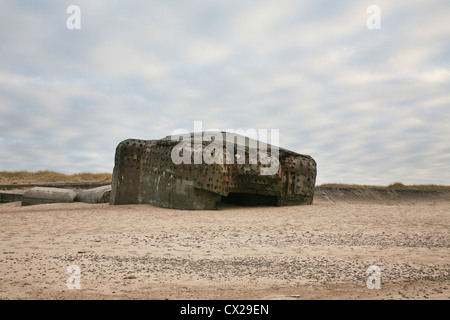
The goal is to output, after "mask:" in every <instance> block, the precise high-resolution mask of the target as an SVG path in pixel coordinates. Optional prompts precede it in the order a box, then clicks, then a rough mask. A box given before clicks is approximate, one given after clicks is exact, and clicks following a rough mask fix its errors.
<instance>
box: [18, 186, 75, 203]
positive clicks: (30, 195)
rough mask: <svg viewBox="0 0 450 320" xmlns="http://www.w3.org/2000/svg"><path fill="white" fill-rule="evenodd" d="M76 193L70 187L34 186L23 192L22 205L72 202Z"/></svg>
mask: <svg viewBox="0 0 450 320" xmlns="http://www.w3.org/2000/svg"><path fill="white" fill-rule="evenodd" d="M76 195H77V194H76V192H75V191H73V190H70V189H59V188H46V187H35V188H33V189H30V190H27V191H25V192H24V193H23V197H22V206H30V205H35V204H44V203H68V202H73V201H74V200H75V196H76Z"/></svg>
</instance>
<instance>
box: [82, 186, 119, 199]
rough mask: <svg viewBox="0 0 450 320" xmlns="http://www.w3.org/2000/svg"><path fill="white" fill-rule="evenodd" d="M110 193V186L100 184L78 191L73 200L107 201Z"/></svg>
mask: <svg viewBox="0 0 450 320" xmlns="http://www.w3.org/2000/svg"><path fill="white" fill-rule="evenodd" d="M110 195H111V186H110V185H108V186H102V187H98V188H92V189H88V190H83V191H80V192H78V193H77V195H76V197H75V201H78V202H85V203H109V201H110Z"/></svg>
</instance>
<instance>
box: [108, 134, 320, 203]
mask: <svg viewBox="0 0 450 320" xmlns="http://www.w3.org/2000/svg"><path fill="white" fill-rule="evenodd" d="M203 134H204V133H200V135H199V134H198V133H191V134H188V135H185V136H184V137H183V139H177V138H174V137H173V136H167V137H165V138H163V139H160V140H137V139H128V140H124V141H122V142H120V143H119V145H118V146H117V148H116V154H115V166H114V171H113V181H112V191H111V197H110V204H112V205H120V204H152V205H155V206H158V207H165V208H175V209H188V210H204V209H216V208H217V204H218V203H219V202H220V201H222V202H225V203H233V204H239V205H249V206H251V205H275V206H286V205H305V204H312V201H313V197H314V186H315V180H316V172H317V169H316V162H315V161H314V159H313V158H312V157H310V156H308V155H302V154H298V153H295V152H293V151H290V150H287V149H283V148H279V147H277V146H272V145H270V144H266V143H264V142H261V141H257V140H254V139H250V138H248V137H242V136H239V135H236V134H232V136H231V139H229V138H230V137H229V136H228V135H229V133H225V132H216V133H215V134H216V136H215V137H216V138H214V139H206V140H207V141H205V140H203V138H202V137H203ZM208 134H210V133H208ZM217 137H219V138H220V137H222V139H217ZM238 141H241V142H242V141H244V142H245V143H240V142H238ZM208 156H211V157H209V158H208ZM211 159H213V160H214V161H212V160H211ZM267 159H269V160H267Z"/></svg>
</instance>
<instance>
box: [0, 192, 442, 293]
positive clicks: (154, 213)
mask: <svg viewBox="0 0 450 320" xmlns="http://www.w3.org/2000/svg"><path fill="white" fill-rule="evenodd" d="M0 221H1V223H0V298H1V299H445V300H447V299H449V298H450V275H449V273H450V251H449V245H450V236H449V230H450V201H448V199H427V198H424V199H417V200H415V199H409V200H401V201H383V200H380V199H378V200H377V199H375V200H373V201H362V200H360V201H358V200H357V199H346V200H345V199H343V200H336V199H332V198H330V197H328V196H327V195H325V193H323V194H318V195H317V196H316V197H315V200H314V204H313V205H311V206H292V207H240V206H232V205H225V204H224V205H222V206H221V207H220V209H219V210H214V211H185V210H169V209H163V208H157V207H153V206H150V205H124V206H110V205H108V204H86V203H70V204H44V205H36V206H29V207H21V206H20V202H12V203H5V204H0ZM70 266H76V268H78V270H79V271H80V277H79V280H80V282H79V284H80V287H79V289H76V288H75V289H70V288H69V287H68V285H67V283H66V281H67V280H68V279H69V277H72V276H73V275H74V274H73V273H72V274H69V273H68V272H67V268H68V267H70ZM370 266H377V267H378V268H379V271H380V272H379V276H380V288H379V289H369V288H368V286H367V283H366V282H367V279H368V278H369V277H370V276H371V274H368V273H367V269H368V268H369V267H370ZM372 276H373V274H372ZM73 283H75V282H73Z"/></svg>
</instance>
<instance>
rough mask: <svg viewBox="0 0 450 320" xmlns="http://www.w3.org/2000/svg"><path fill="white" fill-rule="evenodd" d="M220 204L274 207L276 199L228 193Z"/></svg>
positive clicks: (273, 197)
mask: <svg viewBox="0 0 450 320" xmlns="http://www.w3.org/2000/svg"><path fill="white" fill-rule="evenodd" d="M221 202H223V203H229V204H234V205H238V206H276V205H277V197H276V196H268V195H262V194H252V193H237V192H230V193H229V194H228V196H227V197H221Z"/></svg>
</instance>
